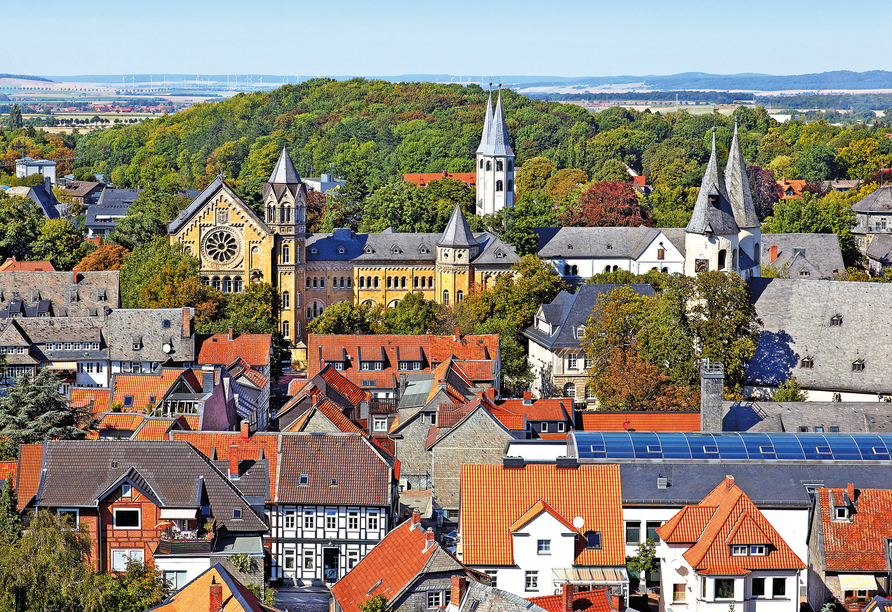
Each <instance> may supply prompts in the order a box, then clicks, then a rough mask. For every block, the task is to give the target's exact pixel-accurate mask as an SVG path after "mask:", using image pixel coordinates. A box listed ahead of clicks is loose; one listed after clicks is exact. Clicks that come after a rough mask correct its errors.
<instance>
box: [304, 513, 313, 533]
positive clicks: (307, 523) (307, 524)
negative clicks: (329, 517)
mask: <svg viewBox="0 0 892 612" xmlns="http://www.w3.org/2000/svg"><path fill="white" fill-rule="evenodd" d="M315 528H316V513H315V512H313V511H312V510H304V529H315Z"/></svg>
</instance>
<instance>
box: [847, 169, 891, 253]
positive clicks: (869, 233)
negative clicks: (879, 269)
mask: <svg viewBox="0 0 892 612" xmlns="http://www.w3.org/2000/svg"><path fill="white" fill-rule="evenodd" d="M852 210H853V211H855V227H853V228H852V233H853V234H855V239H856V241H857V243H858V248H859V249H860V250H861V252H862V253H866V252H867V250H868V247H869V246H870V244H871V242H872V241H873V239H874V238H875V237H877V236H878V235H885V234H889V233H892V185H884V186H882V187H880V188H879V189H877V190H876V191H874V192H873V193H871V194H870V195H868V196H867V197H865V198H863V199H862V200H860V201H858V202H856V203H855V204H853V205H852Z"/></svg>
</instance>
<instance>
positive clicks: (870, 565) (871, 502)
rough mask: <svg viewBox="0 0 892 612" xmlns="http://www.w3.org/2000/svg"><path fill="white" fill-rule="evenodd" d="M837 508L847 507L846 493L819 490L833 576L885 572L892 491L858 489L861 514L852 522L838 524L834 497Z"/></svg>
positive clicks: (827, 559) (891, 531)
mask: <svg viewBox="0 0 892 612" xmlns="http://www.w3.org/2000/svg"><path fill="white" fill-rule="evenodd" d="M831 493H832V494H833V497H834V500H835V505H836V506H841V505H842V504H843V499H844V498H843V493H845V490H844V489H819V490H818V491H817V493H816V495H817V498H818V503H819V504H820V507H821V523H822V524H823V528H824V558H825V565H826V569H827V571H831V572H858V573H865V572H874V571H876V572H885V571H887V570H886V556H885V552H884V548H885V540H886V538H892V489H854V493H855V500H853V501H857V502H858V512H856V513H855V515H854V517H853V520H852V522H851V523H850V522H848V521H835V520H833V519H834V515H833V510H832V508H831V507H830V494H831Z"/></svg>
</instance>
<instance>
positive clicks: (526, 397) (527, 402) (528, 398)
mask: <svg viewBox="0 0 892 612" xmlns="http://www.w3.org/2000/svg"><path fill="white" fill-rule="evenodd" d="M532 404H533V392H532V391H524V392H523V405H524V406H531V405H532Z"/></svg>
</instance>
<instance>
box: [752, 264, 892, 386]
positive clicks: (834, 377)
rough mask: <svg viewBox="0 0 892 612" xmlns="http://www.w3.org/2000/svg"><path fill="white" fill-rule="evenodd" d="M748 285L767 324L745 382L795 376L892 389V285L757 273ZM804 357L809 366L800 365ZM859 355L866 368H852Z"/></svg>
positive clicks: (807, 381)
mask: <svg viewBox="0 0 892 612" xmlns="http://www.w3.org/2000/svg"><path fill="white" fill-rule="evenodd" d="M749 288H750V293H751V297H750V299H751V300H752V301H753V303H754V304H755V307H756V313H757V314H758V316H759V318H761V319H762V322H763V324H764V329H763V330H762V332H761V334H760V335H759V343H758V346H757V347H756V353H755V355H753V358H752V359H751V360H750V362H749V363H748V364H747V369H746V379H747V384H755V385H772V386H773V385H777V384H780V383H781V382H783V381H785V380H787V378H789V376H790V375H791V374H792V375H795V376H796V379H797V380H798V381H799V383H800V384H801V385H802V386H803V387H804V388H806V389H827V390H845V391H857V392H865V393H892V371H890V370H889V367H888V363H889V355H890V354H892V285H889V284H886V283H855V282H841V281H825V280H815V281H800V280H790V279H782V278H775V279H767V278H756V279H752V280H751V281H750V282H749ZM836 315H839V316H840V317H842V324H841V325H839V326H833V325H832V324H831V320H832V319H833V318H834V317H835V316H836ZM805 357H810V358H812V359H813V360H814V364H813V367H812V368H809V369H805V368H801V367H800V361H801V360H802V359H804V358H805ZM856 360H863V364H864V367H863V371H860V372H853V371H852V369H853V368H852V365H853V363H854V362H855V361H856Z"/></svg>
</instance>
